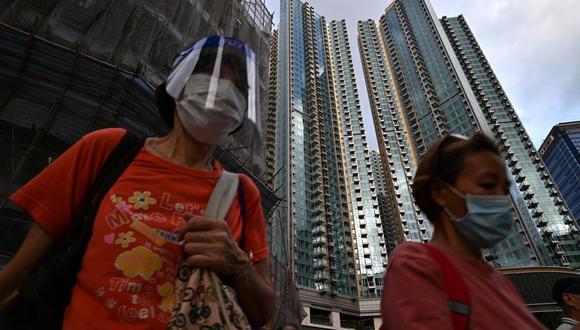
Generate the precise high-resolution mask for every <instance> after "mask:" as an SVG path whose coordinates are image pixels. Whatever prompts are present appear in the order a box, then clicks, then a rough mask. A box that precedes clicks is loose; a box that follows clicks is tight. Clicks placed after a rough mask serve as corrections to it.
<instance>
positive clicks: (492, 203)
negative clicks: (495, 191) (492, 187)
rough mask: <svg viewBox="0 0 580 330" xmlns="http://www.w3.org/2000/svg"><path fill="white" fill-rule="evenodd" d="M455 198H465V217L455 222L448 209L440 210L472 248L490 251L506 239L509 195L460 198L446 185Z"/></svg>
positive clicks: (508, 232) (508, 227)
mask: <svg viewBox="0 0 580 330" xmlns="http://www.w3.org/2000/svg"><path fill="white" fill-rule="evenodd" d="M446 185H447V186H448V187H449V189H450V190H451V191H452V192H453V193H455V194H456V195H457V196H459V197H461V198H463V199H465V203H466V205H467V214H466V215H465V216H464V217H463V218H461V219H459V218H457V217H456V216H454V215H453V214H452V213H451V211H449V209H447V208H446V207H443V210H444V211H445V213H447V215H448V216H449V217H450V218H451V220H453V224H454V225H455V228H456V229H457V231H459V233H461V235H463V237H465V239H466V240H467V241H468V242H469V243H470V244H471V245H472V246H473V247H475V248H478V249H486V248H490V247H492V246H494V245H496V244H497V243H499V242H500V241H501V240H503V239H505V238H506V237H508V235H509V234H510V232H511V230H512V221H513V217H512V203H511V200H510V198H509V196H507V195H504V196H496V195H464V194H462V193H460V192H459V191H457V189H455V188H453V187H452V186H451V185H448V184H446Z"/></svg>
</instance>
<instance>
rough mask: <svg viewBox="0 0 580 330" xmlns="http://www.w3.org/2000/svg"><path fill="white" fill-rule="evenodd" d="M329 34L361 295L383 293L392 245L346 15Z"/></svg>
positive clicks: (331, 26) (334, 24)
mask: <svg viewBox="0 0 580 330" xmlns="http://www.w3.org/2000/svg"><path fill="white" fill-rule="evenodd" d="M328 39H329V49H330V59H331V63H330V64H331V69H332V78H333V82H334V89H335V91H336V92H335V97H336V98H335V102H336V109H337V112H338V119H339V123H340V125H341V134H340V142H341V145H342V148H341V150H342V151H343V164H344V165H345V166H344V168H345V174H346V175H345V177H346V179H347V180H346V181H347V191H348V194H349V196H348V197H349V198H348V200H349V205H350V214H351V215H350V217H351V226H352V227H353V229H354V236H355V237H354V240H353V242H354V247H355V257H356V258H357V261H356V265H357V266H358V267H357V274H358V273H360V280H359V281H360V290H361V292H360V295H361V296H362V297H367V298H371V297H380V296H381V293H382V283H383V278H384V277H385V271H384V269H385V266H386V263H387V249H386V247H385V235H384V230H383V228H382V225H383V223H382V221H381V215H380V209H379V202H378V196H377V189H376V182H375V180H374V177H373V171H372V164H371V160H370V153H369V150H368V146H367V141H366V136H365V129H364V126H363V116H362V112H361V108H360V102H359V96H358V89H357V85H356V80H355V76H354V67H353V62H352V55H351V51H350V45H349V40H348V34H347V28H346V22H345V21H344V20H342V21H331V22H330V23H329V24H328Z"/></svg>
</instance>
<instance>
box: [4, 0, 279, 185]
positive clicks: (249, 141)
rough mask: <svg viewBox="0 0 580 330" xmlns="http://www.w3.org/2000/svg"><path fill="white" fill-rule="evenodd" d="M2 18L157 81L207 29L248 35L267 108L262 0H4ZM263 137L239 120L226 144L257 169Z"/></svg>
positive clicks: (267, 20)
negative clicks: (238, 126)
mask: <svg viewBox="0 0 580 330" xmlns="http://www.w3.org/2000/svg"><path fill="white" fill-rule="evenodd" d="M0 13H2V14H0V22H3V23H5V24H7V25H9V26H11V27H15V28H17V29H20V30H23V31H25V32H28V33H31V34H32V35H34V36H36V37H41V38H44V39H46V40H48V41H50V42H53V43H55V44H57V45H59V46H62V47H65V48H68V49H70V50H72V51H74V52H78V53H79V54H84V55H88V56H90V57H94V58H95V59H97V60H100V61H102V62H105V63H107V64H110V65H112V66H114V67H118V68H120V69H123V70H125V71H127V72H130V73H131V74H132V75H134V76H138V77H141V78H142V79H143V80H144V81H145V82H147V83H148V84H149V85H151V86H154V87H155V86H157V85H159V84H160V83H161V82H163V81H164V80H165V78H166V77H167V75H168V74H169V72H170V69H171V65H172V63H173V60H174V57H175V55H176V54H177V53H178V52H180V51H181V50H183V49H185V48H186V47H188V46H190V45H191V44H193V43H194V42H195V41H196V40H198V39H199V38H201V37H203V36H207V35H213V34H222V35H227V36H233V37H236V38H238V39H240V40H242V41H244V42H246V43H248V44H249V45H250V46H251V47H252V49H253V50H254V51H255V53H256V55H257V57H258V63H259V76H260V79H259V93H260V95H263V96H264V97H260V105H261V107H262V108H263V109H265V108H266V104H267V103H266V102H267V101H266V97H265V96H266V88H267V82H268V79H267V78H268V58H269V56H268V55H269V46H268V45H269V37H270V29H271V24H272V23H271V22H272V14H270V13H269V12H268V10H267V9H266V7H265V5H264V3H263V0H254V1H239V0H238V1H236V0H189V1H187V0H172V1H128V0H125V1H119V0H117V1H112V0H101V1H90V0H81V1H77V0H74V1H73V0H0ZM261 140H262V139H261V138H260V137H259V136H256V135H255V134H254V131H253V130H251V129H250V128H248V129H244V128H242V129H241V130H240V131H238V132H237V133H236V134H234V135H233V136H231V137H229V138H228V139H226V140H224V141H223V143H222V146H223V147H224V148H225V149H231V150H232V154H233V155H234V157H236V158H237V159H238V160H240V162H242V163H243V164H245V166H247V167H248V168H250V169H251V170H252V172H254V173H256V174H259V173H261V172H262V171H263V169H264V159H263V153H264V151H263V146H262V143H261Z"/></svg>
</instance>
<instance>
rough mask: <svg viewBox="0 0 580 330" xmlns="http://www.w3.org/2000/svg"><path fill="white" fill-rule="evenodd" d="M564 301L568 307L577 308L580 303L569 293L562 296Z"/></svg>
mask: <svg viewBox="0 0 580 330" xmlns="http://www.w3.org/2000/svg"><path fill="white" fill-rule="evenodd" d="M562 301H563V302H564V304H565V305H566V306H570V307H575V306H576V305H577V304H579V303H580V302H579V301H577V299H575V297H574V296H573V295H571V294H569V293H563V294H562Z"/></svg>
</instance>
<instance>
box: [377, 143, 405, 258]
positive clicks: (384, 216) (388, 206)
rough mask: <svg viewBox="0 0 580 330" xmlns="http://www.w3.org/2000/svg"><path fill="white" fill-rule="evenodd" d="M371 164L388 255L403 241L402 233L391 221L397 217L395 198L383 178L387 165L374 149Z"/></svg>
mask: <svg viewBox="0 0 580 330" xmlns="http://www.w3.org/2000/svg"><path fill="white" fill-rule="evenodd" d="M371 166H372V169H373V176H374V178H375V186H376V190H377V198H378V200H379V211H380V213H381V221H382V223H383V232H384V237H385V247H386V249H387V255H390V254H391V252H393V251H394V250H395V248H396V247H397V245H399V244H401V243H402V242H403V240H404V235H403V233H402V232H401V230H400V229H401V227H400V226H398V225H397V223H396V222H395V221H393V220H394V219H398V217H396V216H395V214H393V213H394V212H395V207H394V205H393V203H394V202H395V200H394V198H393V196H392V194H391V190H390V189H389V186H388V185H387V180H386V179H385V176H386V175H385V173H384V171H385V169H386V168H388V167H387V166H386V165H385V164H384V163H383V162H382V159H381V154H380V153H379V152H378V151H376V150H371Z"/></svg>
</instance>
